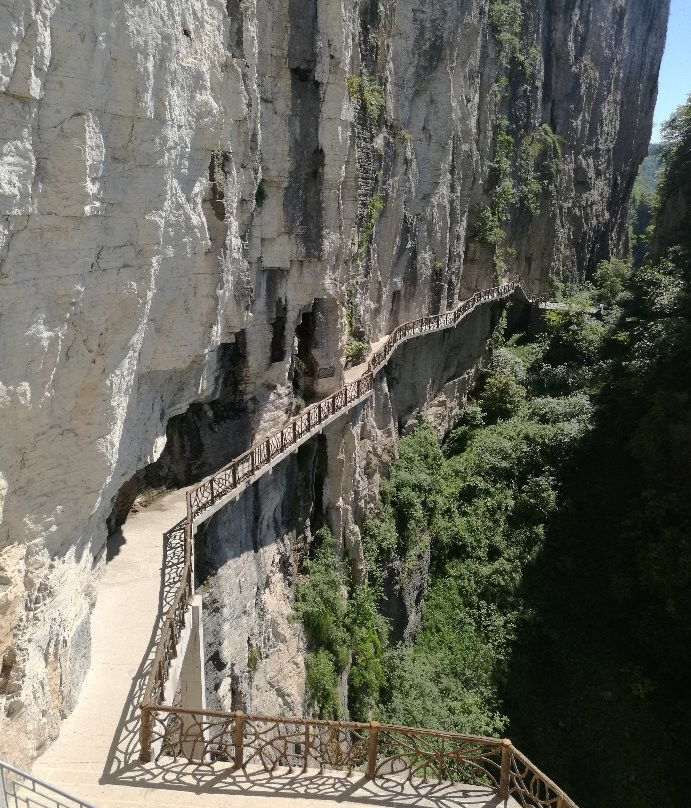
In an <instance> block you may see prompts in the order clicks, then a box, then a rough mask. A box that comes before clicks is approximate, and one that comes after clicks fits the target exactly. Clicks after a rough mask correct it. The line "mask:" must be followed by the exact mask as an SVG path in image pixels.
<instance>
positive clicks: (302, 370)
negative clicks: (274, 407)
mask: <svg viewBox="0 0 691 808" xmlns="http://www.w3.org/2000/svg"><path fill="white" fill-rule="evenodd" d="M316 302H317V301H315V302H314V304H313V305H312V308H311V309H309V310H308V311H306V312H304V313H303V315H302V317H301V319H300V322H299V323H298V325H297V328H296V329H295V340H294V343H293V391H294V393H295V395H296V396H299V397H301V398H302V399H303V400H304V401H309V400H310V399H312V398H314V379H315V376H316V374H317V370H318V367H319V363H318V362H317V360H316V358H315V356H314V353H313V350H314V334H315V331H316V325H317V318H316V312H315V311H314V309H315V307H316Z"/></svg>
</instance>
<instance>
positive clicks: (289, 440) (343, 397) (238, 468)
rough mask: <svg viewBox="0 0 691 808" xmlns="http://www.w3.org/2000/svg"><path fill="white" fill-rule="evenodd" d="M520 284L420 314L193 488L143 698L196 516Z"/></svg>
mask: <svg viewBox="0 0 691 808" xmlns="http://www.w3.org/2000/svg"><path fill="white" fill-rule="evenodd" d="M518 288H521V287H520V282H519V281H516V280H514V281H511V282H509V283H505V284H502V285H501V286H496V287H493V288H491V289H483V290H481V291H479V292H475V294H474V295H472V296H471V297H469V298H468V299H467V300H464V301H463V302H462V303H460V304H459V305H458V306H457V307H456V308H455V309H452V310H451V311H448V312H445V313H444V314H433V315H430V316H428V317H420V318H419V319H417V320H412V321H410V322H407V323H403V324H402V325H399V326H398V327H397V328H396V329H394V331H393V332H392V333H391V334H390V335H389V338H388V339H387V341H386V343H385V344H384V345H383V346H382V347H381V348H379V350H377V351H376V352H375V353H373V354H372V356H371V357H370V359H369V361H368V363H367V369H366V370H365V371H364V373H363V375H362V376H360V377H359V378H358V379H356V380H355V381H352V382H349V383H348V384H346V385H344V386H343V387H342V388H341V389H340V390H338V391H337V392H335V393H333V394H332V395H331V396H328V397H327V398H325V399H323V400H322V401H318V402H317V403H316V404H312V405H311V406H309V407H307V408H306V409H304V410H302V412H300V413H299V414H298V415H296V416H295V417H293V418H292V419H291V420H290V421H289V422H288V424H287V425H286V426H284V427H283V428H282V429H280V430H278V431H277V432H275V433H273V434H272V435H270V436H269V437H268V438H265V439H264V440H262V441H260V442H259V443H256V444H254V445H253V446H252V447H250V448H249V449H248V450H247V451H246V452H244V453H243V454H241V455H240V456H239V457H237V458H235V459H234V460H232V461H231V462H230V463H228V464H227V465H226V466H223V468H221V469H220V470H219V471H217V472H216V473H215V474H212V475H211V476H209V477H207V478H206V479H205V480H202V482H201V483H199V485H197V486H195V487H194V488H193V489H191V490H190V491H188V492H187V495H186V501H187V518H186V521H185V563H184V566H183V570H182V574H181V581H180V586H179V587H178V590H177V592H176V593H175V597H174V599H173V602H172V605H171V606H170V608H169V610H168V612H167V613H166V614H165V616H164V618H163V625H162V627H161V636H160V638H159V640H158V645H157V648H156V654H155V657H154V660H153V663H152V666H151V670H150V673H149V678H148V680H147V684H146V689H145V691H144V697H143V700H142V703H143V704H160V703H161V702H162V701H163V692H164V688H165V682H166V679H167V673H168V666H169V664H170V661H171V660H172V659H173V658H174V657H175V653H176V651H175V649H176V647H177V643H178V640H179V638H180V635H181V632H182V630H183V629H184V626H185V612H186V611H187V605H188V603H189V600H190V598H191V596H192V593H193V588H194V584H193V581H192V532H193V529H194V522H195V520H196V519H197V518H198V517H199V516H202V515H203V514H204V512H205V511H208V510H209V509H210V508H212V507H213V506H214V505H216V504H218V502H219V501H221V500H223V499H225V498H226V497H228V496H230V495H231V494H232V493H233V492H234V491H236V490H237V489H238V487H239V486H240V485H242V484H244V483H245V482H247V481H249V480H252V481H254V480H256V479H257V478H258V477H259V476H261V474H263V473H264V471H267V470H268V468H269V467H270V465H271V463H272V461H273V460H275V459H276V458H277V457H279V456H281V455H285V454H289V453H291V452H292V451H294V449H296V448H297V447H298V446H299V445H301V444H302V443H304V442H305V440H307V439H308V438H309V437H310V436H311V435H313V434H315V433H316V432H318V431H320V430H321V429H322V428H323V427H324V426H325V425H326V423H327V422H330V421H331V420H332V419H335V418H337V417H340V415H342V414H345V413H346V412H348V411H349V410H350V409H352V408H353V407H354V406H356V405H357V404H359V403H360V402H361V401H364V400H365V399H366V398H368V397H369V395H370V394H371V393H372V391H373V389H374V377H375V376H376V375H377V374H378V373H379V372H380V370H381V369H382V368H383V367H384V365H385V364H386V363H387V362H388V360H389V358H390V356H391V354H392V353H393V352H394V350H395V349H396V348H397V347H398V346H399V345H400V344H402V343H403V342H406V341H408V340H409V339H413V338H414V337H418V336H420V335H422V334H426V333H431V332H434V331H443V330H445V329H447V328H451V327H454V326H456V325H457V324H458V323H459V322H460V320H462V319H463V318H464V317H466V316H467V315H468V314H469V313H470V312H471V311H474V309H475V308H477V306H479V305H482V304H484V303H487V302H489V301H493V300H501V299H503V298H505V297H508V296H510V295H511V294H513V293H514V292H515V291H516V290H517V289H518ZM524 294H525V293H524ZM146 731H147V730H146V727H145V726H144V724H143V723H142V728H141V732H142V735H144V734H145V733H146Z"/></svg>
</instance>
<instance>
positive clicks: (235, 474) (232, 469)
mask: <svg viewBox="0 0 691 808" xmlns="http://www.w3.org/2000/svg"><path fill="white" fill-rule="evenodd" d="M230 473H231V477H232V480H233V488H237V485H238V467H237V464H236V463H233V465H232V466H231V467H230Z"/></svg>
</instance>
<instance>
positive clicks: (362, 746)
mask: <svg viewBox="0 0 691 808" xmlns="http://www.w3.org/2000/svg"><path fill="white" fill-rule="evenodd" d="M145 719H146V722H147V724H146V726H147V738H146V740H147V743H148V744H149V756H151V754H152V750H153V749H156V750H158V751H157V755H156V757H157V760H159V761H160V760H161V759H168V760H170V761H171V762H178V761H182V762H184V763H188V764H192V765H196V764H205V765H208V764H210V763H228V764H230V767H229V768H230V770H231V771H232V770H233V769H235V770H237V769H241V768H246V767H254V768H259V769H260V770H264V771H268V772H273V771H274V770H275V769H276V768H278V767H284V768H287V769H288V771H290V772H295V771H302V772H306V771H308V770H314V769H318V770H319V771H320V772H324V771H346V772H347V773H348V774H352V773H353V772H359V773H360V774H362V775H364V776H365V777H366V778H367V779H369V780H374V781H375V782H376V781H380V782H381V781H382V780H390V779H391V778H395V779H396V780H398V781H401V780H409V779H410V780H419V781H422V782H424V783H430V782H432V783H434V782H436V783H444V784H452V783H458V784H460V785H463V786H480V787H485V788H487V789H488V790H489V791H491V792H492V793H494V794H496V795H497V796H498V797H500V798H501V799H508V798H509V797H511V798H513V799H514V800H516V802H517V803H518V804H519V805H522V806H526V808H527V806H531V807H532V808H535V806H538V807H539V808H577V807H576V805H575V803H574V802H573V801H572V800H571V799H569V797H568V796H567V795H566V794H565V793H564V792H563V791H562V790H561V789H560V788H559V787H558V786H557V785H556V784H555V783H554V782H552V780H550V779H549V778H548V777H546V776H545V775H544V774H543V773H542V772H541V771H540V770H539V769H537V768H536V767H535V766H534V765H533V764H532V763H531V762H530V761H529V760H528V759H527V758H526V757H525V756H524V755H522V754H521V753H520V752H519V751H518V750H517V749H516V748H515V747H514V746H513V744H512V743H511V741H509V740H508V739H503V740H498V739H496V738H487V737H483V736H479V735H463V734H460V733H455V732H437V731H435V730H426V729H413V728H411V727H401V726H396V725H392V724H379V723H378V722H376V721H371V722H369V723H359V722H355V721H323V720H319V719H310V718H278V717H275V716H265V715H247V714H244V713H241V712H235V713H221V712H213V711H198V710H185V709H183V708H178V707H166V706H162V705H161V706H158V707H150V708H147V710H146V712H145ZM445 794H446V795H447V796H448V790H446V791H445Z"/></svg>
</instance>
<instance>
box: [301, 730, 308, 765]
mask: <svg viewBox="0 0 691 808" xmlns="http://www.w3.org/2000/svg"><path fill="white" fill-rule="evenodd" d="M304 744H305V754H304V755H303V758H302V771H303V772H306V771H307V764H308V763H309V757H310V725H309V724H305V741H304Z"/></svg>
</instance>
